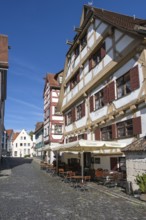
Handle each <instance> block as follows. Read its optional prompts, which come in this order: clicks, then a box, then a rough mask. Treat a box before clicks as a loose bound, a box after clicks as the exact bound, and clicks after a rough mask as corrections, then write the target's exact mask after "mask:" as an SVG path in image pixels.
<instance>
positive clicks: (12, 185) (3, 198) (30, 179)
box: [0, 158, 146, 220]
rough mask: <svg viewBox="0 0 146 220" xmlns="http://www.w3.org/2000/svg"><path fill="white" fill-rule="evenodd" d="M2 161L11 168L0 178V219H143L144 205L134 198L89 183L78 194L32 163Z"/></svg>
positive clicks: (145, 205) (144, 216) (144, 215)
mask: <svg viewBox="0 0 146 220" xmlns="http://www.w3.org/2000/svg"><path fill="white" fill-rule="evenodd" d="M6 160H8V162H9V164H10V165H11V167H12V169H11V174H10V172H9V174H10V175H6V178H1V177H2V175H1V176H0V220H33V219H34V220H45V219H49V220H89V219H90V220H110V219H111V220H143V219H145V220H146V204H145V203H142V202H140V201H139V200H136V199H135V198H133V199H131V197H128V196H127V197H126V196H124V194H121V193H116V190H115V191H112V190H111V191H110V190H109V189H106V188H105V187H103V186H97V184H92V183H91V184H90V186H91V187H90V188H89V190H88V191H84V192H82V191H80V190H76V189H74V188H73V187H71V186H70V185H69V184H68V183H64V182H62V181H61V180H60V178H59V177H52V176H50V175H49V174H48V173H46V171H43V170H40V167H39V164H38V163H37V162H36V161H31V160H25V159H21V158H20V159H15V158H9V159H6ZM3 176H4V172H3ZM117 192H118V191H117Z"/></svg>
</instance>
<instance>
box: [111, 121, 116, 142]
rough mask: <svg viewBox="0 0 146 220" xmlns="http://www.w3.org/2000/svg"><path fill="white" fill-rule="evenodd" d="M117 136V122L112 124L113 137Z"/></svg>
mask: <svg viewBox="0 0 146 220" xmlns="http://www.w3.org/2000/svg"><path fill="white" fill-rule="evenodd" d="M116 138H117V126H116V124H112V139H116Z"/></svg>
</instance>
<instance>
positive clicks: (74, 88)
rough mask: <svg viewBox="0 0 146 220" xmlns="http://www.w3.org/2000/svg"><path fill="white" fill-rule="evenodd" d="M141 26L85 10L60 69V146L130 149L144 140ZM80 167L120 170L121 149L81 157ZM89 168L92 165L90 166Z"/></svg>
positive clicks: (145, 60)
mask: <svg viewBox="0 0 146 220" xmlns="http://www.w3.org/2000/svg"><path fill="white" fill-rule="evenodd" d="M145 24H146V21H145V20H142V19H137V18H133V17H130V16H125V15H121V14H118V13H114V12H110V11H105V10H102V9H97V8H93V7H90V6H86V5H85V6H84V8H83V11H82V16H81V21H80V26H79V28H75V31H76V32H77V33H76V35H75V37H74V40H73V42H72V45H71V46H70V48H69V50H68V52H67V55H66V62H65V67H64V74H63V84H62V87H61V95H60V99H59V103H58V108H59V109H60V110H61V112H62V113H63V115H64V121H65V128H64V144H66V143H68V142H74V141H76V140H80V139H85V140H88V141H96V140H98V141H110V142H112V141H114V142H115V141H116V142H117V143H125V144H127V145H128V144H130V143H132V142H133V141H134V140H135V139H138V138H140V137H142V136H144V135H145V132H146V130H145V124H146V80H145V79H146V41H145V36H146V30H145ZM84 159H85V162H84V163H85V166H87V167H90V166H91V165H92V167H94V168H95V169H97V168H100V167H102V168H104V169H109V170H116V169H125V165H124V164H125V155H124V154H123V152H121V149H106V148H105V149H104V148H103V149H102V150H99V151H97V153H95V154H93V153H92V154H91V153H90V152H89V153H85V156H84ZM91 163H92V164H91Z"/></svg>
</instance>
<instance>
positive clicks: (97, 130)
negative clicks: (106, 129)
mask: <svg viewBox="0 0 146 220" xmlns="http://www.w3.org/2000/svg"><path fill="white" fill-rule="evenodd" d="M100 139H101V132H100V128H96V130H95V140H100Z"/></svg>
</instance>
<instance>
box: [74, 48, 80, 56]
mask: <svg viewBox="0 0 146 220" xmlns="http://www.w3.org/2000/svg"><path fill="white" fill-rule="evenodd" d="M79 52H80V49H79V45H78V46H77V47H76V48H75V50H74V53H75V59H76V58H77V56H78V55H79Z"/></svg>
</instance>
